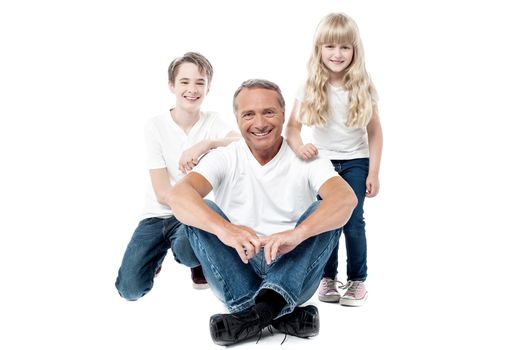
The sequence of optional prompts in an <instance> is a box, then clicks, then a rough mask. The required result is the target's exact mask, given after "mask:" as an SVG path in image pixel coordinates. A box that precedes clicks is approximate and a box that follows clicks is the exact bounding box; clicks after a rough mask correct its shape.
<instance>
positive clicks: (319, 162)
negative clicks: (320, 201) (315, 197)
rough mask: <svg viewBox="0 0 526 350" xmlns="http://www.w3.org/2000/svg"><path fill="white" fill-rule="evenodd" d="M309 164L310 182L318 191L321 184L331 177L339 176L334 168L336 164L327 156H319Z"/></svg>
mask: <svg viewBox="0 0 526 350" xmlns="http://www.w3.org/2000/svg"><path fill="white" fill-rule="evenodd" d="M308 164H309V165H308V166H309V171H308V176H309V183H310V185H311V187H312V188H313V189H314V191H315V192H316V193H318V192H319V190H320V188H321V186H322V185H323V184H324V183H325V182H327V181H328V180H329V179H330V178H333V177H335V176H339V175H338V173H337V172H336V171H335V170H334V166H333V165H332V163H331V161H330V160H329V159H327V158H321V157H318V158H316V159H314V160H312V161H310V162H309V163H308Z"/></svg>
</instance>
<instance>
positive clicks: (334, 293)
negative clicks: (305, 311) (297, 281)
mask: <svg viewBox="0 0 526 350" xmlns="http://www.w3.org/2000/svg"><path fill="white" fill-rule="evenodd" d="M337 283H340V284H342V283H341V282H338V281H337V280H336V279H332V278H329V277H323V278H322V279H321V282H320V287H319V289H318V299H319V300H320V301H323V302H326V303H337V302H338V301H340V293H339V292H338V288H337V286H336V284H337Z"/></svg>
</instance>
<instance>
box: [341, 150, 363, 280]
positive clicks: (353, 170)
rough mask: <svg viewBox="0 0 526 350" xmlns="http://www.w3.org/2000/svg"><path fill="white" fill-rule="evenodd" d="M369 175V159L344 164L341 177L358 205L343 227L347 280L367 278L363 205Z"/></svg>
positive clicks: (353, 160) (354, 160)
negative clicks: (356, 199) (354, 196)
mask: <svg viewBox="0 0 526 350" xmlns="http://www.w3.org/2000/svg"><path fill="white" fill-rule="evenodd" d="M368 173H369V159H368V158H361V159H352V160H348V161H344V162H342V167H341V172H340V175H341V176H342V177H343V178H344V179H345V181H347V183H348V184H349V185H350V186H351V187H352V189H353V190H354V193H355V194H356V197H357V198H358V204H357V206H356V208H355V209H354V211H353V213H352V216H351V218H350V219H349V221H348V222H347V223H346V224H345V226H344V227H343V234H344V236H345V246H346V250H347V279H348V280H352V281H365V279H366V278H367V240H366V237H365V221H364V218H363V204H364V199H365V190H366V187H365V181H366V179H367V175H368Z"/></svg>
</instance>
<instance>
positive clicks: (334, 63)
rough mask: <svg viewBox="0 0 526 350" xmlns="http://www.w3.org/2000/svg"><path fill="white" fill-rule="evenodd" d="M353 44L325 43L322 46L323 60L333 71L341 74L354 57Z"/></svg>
mask: <svg viewBox="0 0 526 350" xmlns="http://www.w3.org/2000/svg"><path fill="white" fill-rule="evenodd" d="M353 53H354V50H353V46H352V44H350V43H349V44H323V45H322V46H321V61H322V62H323V64H324V65H325V67H327V69H329V70H330V71H331V73H335V74H337V75H340V74H339V73H342V75H343V71H344V70H345V69H346V68H347V67H349V65H350V64H351V62H352V57H353Z"/></svg>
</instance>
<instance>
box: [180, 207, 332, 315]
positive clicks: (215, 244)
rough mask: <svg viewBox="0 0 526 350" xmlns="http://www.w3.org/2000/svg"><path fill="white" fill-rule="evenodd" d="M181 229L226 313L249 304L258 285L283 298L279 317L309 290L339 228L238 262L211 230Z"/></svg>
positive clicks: (305, 297)
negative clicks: (273, 254)
mask: <svg viewBox="0 0 526 350" xmlns="http://www.w3.org/2000/svg"><path fill="white" fill-rule="evenodd" d="M206 203H207V205H208V206H209V207H210V208H211V209H212V210H214V211H215V212H216V213H218V214H219V215H221V216H222V217H223V218H225V219H226V220H228V218H227V217H226V215H225V214H224V213H223V212H222V211H221V209H220V208H219V207H218V206H217V205H216V204H215V203H213V202H211V201H208V200H207V201H206ZM319 203H320V202H319V201H316V202H314V203H313V204H312V205H311V206H310V207H309V209H307V211H306V212H305V213H304V214H303V215H302V216H301V218H300V219H299V220H298V223H297V224H299V223H301V222H302V221H303V220H305V218H307V217H308V216H309V215H310V214H311V213H312V212H313V211H314V210H316V208H317V207H318V205H319ZM186 233H187V235H188V239H189V241H190V244H191V245H192V247H193V250H194V252H195V255H196V256H197V258H198V259H199V261H200V262H201V265H202V267H203V271H204V274H205V277H206V279H207V281H208V284H209V286H210V287H211V289H212V291H213V292H214V293H215V294H216V296H217V297H218V298H219V299H220V300H221V301H222V302H223V303H224V304H225V305H226V306H227V308H228V309H229V311H230V312H238V311H242V310H245V309H247V308H249V307H251V306H252V305H254V304H255V301H254V299H255V297H256V296H257V295H258V293H259V291H260V290H261V289H272V290H274V291H276V292H277V293H279V294H280V295H281V296H283V298H284V299H285V300H286V302H287V306H285V307H284V308H283V310H282V311H281V313H280V314H279V316H282V315H284V314H287V313H290V312H292V310H293V309H294V308H295V307H296V306H297V305H300V304H302V303H304V302H306V301H307V300H309V299H310V298H311V296H312V295H313V294H314V293H315V291H316V289H317V287H318V284H319V282H320V280H321V278H322V274H323V268H324V266H325V264H326V262H327V259H328V258H329V255H330V254H331V253H332V251H333V250H334V247H335V246H336V243H337V242H338V237H339V230H333V231H328V232H325V233H322V234H319V235H317V236H314V237H311V238H309V239H307V240H305V241H303V242H302V243H301V244H299V245H298V246H297V247H296V248H295V249H294V250H293V251H291V252H289V253H287V254H285V255H283V256H279V257H278V258H277V259H276V260H275V261H273V262H272V263H271V264H270V265H267V264H266V262H265V257H264V253H263V249H262V250H261V251H260V252H259V253H258V254H257V255H256V256H254V257H253V258H252V259H250V261H249V263H248V264H244V263H243V262H242V261H241V259H240V258H239V255H238V254H237V252H236V250H235V249H233V248H231V247H229V246H226V245H225V244H223V243H222V242H221V241H220V240H219V239H218V238H217V236H215V235H214V234H210V233H208V232H205V231H202V230H200V229H197V228H195V227H191V226H186Z"/></svg>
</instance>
